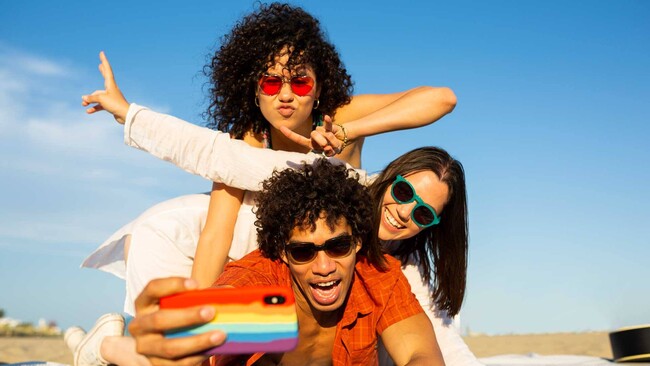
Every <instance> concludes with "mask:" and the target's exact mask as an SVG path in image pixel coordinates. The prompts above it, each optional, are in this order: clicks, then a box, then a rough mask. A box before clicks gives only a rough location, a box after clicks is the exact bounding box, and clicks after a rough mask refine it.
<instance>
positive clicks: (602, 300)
mask: <svg viewBox="0 0 650 366" xmlns="http://www.w3.org/2000/svg"><path fill="white" fill-rule="evenodd" d="M298 4H301V5H302V6H304V7H305V8H306V9H307V10H308V11H310V12H312V13H313V14H315V15H316V16H317V17H319V19H320V20H321V22H322V24H323V26H324V28H325V29H326V31H327V33H328V35H329V37H330V39H331V40H332V42H333V43H334V44H335V45H336V46H337V48H338V50H339V51H340V53H341V55H342V58H343V60H344V62H345V64H346V66H347V68H348V70H349V72H350V73H351V74H352V77H353V79H354V81H355V92H356V93H384V92H394V91H399V90H405V89H408V88H411V87H415V86H418V85H439V86H442V85H444V86H449V87H451V88H452V89H453V90H454V91H455V93H456V95H457V97H458V105H457V107H456V110H455V111H454V112H453V113H452V114H451V115H449V116H447V117H445V118H444V119H442V120H441V121H439V122H437V123H435V124H434V125H431V126H427V127H425V128H422V129H419V130H411V131H401V132H397V133H392V134H389V135H384V136H376V137H372V138H369V139H367V141H366V144H365V149H364V156H363V164H364V167H365V168H366V169H368V170H370V171H377V170H380V169H381V168H382V167H383V166H384V165H385V164H386V163H388V162H389V161H390V160H392V159H393V158H395V157H397V156H398V155H400V154H401V153H403V152H406V151H408V150H410V149H412V148H414V147H418V146H424V145H437V146H441V147H443V148H445V149H447V150H448V151H449V152H450V153H452V155H454V156H455V157H457V158H458V159H459V160H460V161H461V162H463V164H464V166H465V169H466V174H467V184H468V192H469V212H470V240H471V241H470V260H469V276H468V288H467V296H466V299H465V304H464V306H463V311H462V317H461V320H462V325H463V327H464V328H465V327H469V328H470V329H471V330H472V331H475V332H486V333H491V334H497V333H511V332H512V333H530V332H555V331H582V330H610V329H615V328H618V327H621V326H627V325H634V324H640V323H648V322H650V311H648V309H650V291H649V290H650V285H648V283H647V279H648V278H650V269H649V268H650V267H649V266H647V263H646V262H647V258H648V257H650V245H649V244H650V225H648V222H650V214H649V213H648V210H647V208H646V206H647V205H648V204H649V203H650V188H648V183H649V182H650V144H649V143H648V140H649V139H650V127H648V125H649V122H650V113H649V112H648V101H649V100H650V87H649V85H650V71H649V70H650V68H649V67H648V65H650V48H649V47H648V45H649V44H650V23H648V21H647V20H648V19H649V18H650V3H648V2H646V1H630V0H621V1H615V2H614V1H571V2H567V1H559V0H552V1H548V0H545V1H489V2H483V1H475V2H467V1H462V2H441V1H419V2H418V1H415V2H395V1H390V2H388V1H373V2H352V1H345V2H344V1H329V2H316V1H304V2H299V3H298ZM1 8H2V10H1V11H0V156H1V157H2V158H0V168H1V169H0V178H1V179H0V182H2V183H1V184H2V189H0V202H1V204H0V207H1V208H0V253H1V254H0V278H2V281H0V293H1V294H2V295H1V296H0V308H4V309H5V311H6V312H7V314H8V315H9V316H11V317H14V318H19V319H22V320H25V321H32V322H36V321H37V320H38V318H41V317H44V318H47V319H53V320H56V321H58V323H59V324H60V325H62V326H64V327H66V326H70V325H73V324H81V325H82V326H85V327H89V326H90V325H91V324H92V322H93V320H94V319H95V318H96V317H97V316H99V315H101V314H102V313H105V312H109V311H119V310H121V309H122V301H123V292H124V291H123V283H122V281H121V280H118V279H116V278H113V277H112V276H110V275H108V274H105V273H102V272H98V271H94V270H89V269H80V268H79V264H80V262H81V261H82V260H83V258H84V257H85V256H86V255H87V254H88V253H90V252H91V251H92V250H93V249H94V248H95V247H96V246H97V245H98V244H99V243H100V242H102V241H103V240H104V239H105V238H106V237H107V236H108V235H109V234H110V233H111V232H112V231H114V230H116V229H117V228H119V227H120V226H121V225H122V224H124V223H126V222H127V221H129V220H131V219H132V218H134V217H135V216H137V215H138V214H139V213H140V212H142V211H143V210H144V209H146V208H147V207H149V206H151V205H153V204H155V203H157V202H159V201H162V200H165V199H167V198H171V197H175V196H178V195H181V194H186V193H194V192H202V191H206V190H208V189H209V187H210V183H209V182H206V181H204V180H202V179H200V178H197V177H193V176H190V175H189V174H187V173H184V172H182V171H180V170H179V169H177V168H175V167H173V166H171V165H169V164H167V163H163V162H160V161H157V160H155V159H153V158H150V157H149V156H147V155H146V154H144V153H142V152H139V151H135V150H132V149H129V148H127V147H125V146H124V145H123V144H122V142H121V129H120V128H119V126H118V125H117V124H115V123H114V122H113V121H112V119H111V118H110V117H108V116H107V115H101V116H99V115H98V116H86V115H85V113H84V111H83V108H82V107H81V106H80V96H81V95H82V94H86V93H89V92H92V91H93V90H95V89H99V88H101V87H102V81H101V77H100V75H99V73H98V72H97V64H98V57H97V54H98V52H99V51H100V50H105V51H106V52H107V54H108V56H109V59H110V60H111V62H112V64H113V68H114V71H115V74H116V77H117V79H118V83H119V85H120V86H121V88H122V90H123V91H124V93H125V95H126V97H127V98H128V99H129V100H130V101H133V102H137V103H139V104H143V105H147V106H150V107H152V108H154V109H156V110H158V111H163V112H167V113H172V114H174V115H177V116H179V117H181V118H185V119H188V120H191V121H193V122H196V123H198V124H201V117H200V116H201V112H202V111H203V109H204V108H205V97H204V90H203V85H204V82H205V79H204V78H203V76H202V74H201V68H202V66H203V65H204V63H205V61H206V56H207V55H208V54H209V53H210V52H211V51H212V50H213V49H214V46H215V45H216V44H218V40H219V37H220V36H221V35H223V34H224V33H225V32H227V31H228V30H229V29H230V27H231V26H232V25H233V24H234V22H235V21H236V20H237V19H239V18H240V17H241V16H242V15H244V14H245V13H247V12H249V11H250V10H251V9H253V8H254V5H253V2H247V1H242V2H237V3H235V2H213V1H195V2H191V3H190V4H183V5H180V3H173V2H166V1H159V2H156V3H155V5H153V4H152V3H149V4H140V3H131V2H128V3H127V2H120V1H118V2H113V3H111V4H110V7H106V6H100V5H99V3H88V2H84V3H82V2H50V1H20V2H18V1H14V2H3V4H2V6H1Z"/></svg>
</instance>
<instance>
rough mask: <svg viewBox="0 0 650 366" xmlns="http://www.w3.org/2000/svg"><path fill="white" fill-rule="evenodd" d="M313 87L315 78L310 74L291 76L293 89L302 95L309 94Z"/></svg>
mask: <svg viewBox="0 0 650 366" xmlns="http://www.w3.org/2000/svg"><path fill="white" fill-rule="evenodd" d="M313 87H314V79H312V78H310V77H309V76H294V77H293V78H291V90H293V92H294V93H296V95H298V96H300V97H304V96H305V95H307V94H309V92H310V91H311V89H312V88H313Z"/></svg>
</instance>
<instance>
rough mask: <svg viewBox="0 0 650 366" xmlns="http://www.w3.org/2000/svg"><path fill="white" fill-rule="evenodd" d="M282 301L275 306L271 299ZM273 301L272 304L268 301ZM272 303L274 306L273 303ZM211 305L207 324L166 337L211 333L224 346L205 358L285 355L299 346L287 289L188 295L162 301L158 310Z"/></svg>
mask: <svg viewBox="0 0 650 366" xmlns="http://www.w3.org/2000/svg"><path fill="white" fill-rule="evenodd" d="M274 298H275V299H281V300H279V301H277V302H275V300H273V299H274ZM271 300H272V301H271ZM274 302H275V303H274ZM199 305H211V306H213V307H214V308H215V314H216V315H215V317H214V318H213V319H212V320H211V321H210V322H209V323H206V324H203V325H200V326H194V327H187V328H179V329H175V330H174V331H171V332H168V333H167V334H166V336H167V337H187V336H192V335H196V334H201V333H205V332H209V331H213V330H217V329H218V330H222V331H224V332H225V333H226V335H227V339H226V342H225V343H224V344H223V345H221V346H218V347H215V348H212V349H210V350H208V351H206V352H205V353H206V354H209V355H215V354H249V353H256V352H273V353H279V352H287V351H290V350H293V349H294V348H295V347H296V345H297V344H298V319H297V316H296V309H295V303H294V298H293V291H292V290H291V289H290V288H286V287H276V286H273V287H240V288H219V289H207V290H200V291H191V292H186V293H183V294H178V295H174V296H170V297H167V298H164V299H161V302H160V306H161V308H170V309H173V308H182V307H188V306H192V307H193V306H199Z"/></svg>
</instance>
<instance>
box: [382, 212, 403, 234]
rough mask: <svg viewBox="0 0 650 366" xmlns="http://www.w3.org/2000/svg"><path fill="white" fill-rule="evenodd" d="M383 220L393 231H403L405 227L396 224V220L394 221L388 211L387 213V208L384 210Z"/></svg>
mask: <svg viewBox="0 0 650 366" xmlns="http://www.w3.org/2000/svg"><path fill="white" fill-rule="evenodd" d="M384 219H385V221H386V223H387V224H389V225H390V226H392V227H394V228H395V229H398V230H399V229H404V228H405V227H406V226H404V225H400V223H399V222H397V220H395V217H393V215H392V214H391V213H390V211H388V208H384Z"/></svg>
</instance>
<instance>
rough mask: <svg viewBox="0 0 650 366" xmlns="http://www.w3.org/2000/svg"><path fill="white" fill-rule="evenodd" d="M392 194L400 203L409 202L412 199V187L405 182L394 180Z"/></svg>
mask: <svg viewBox="0 0 650 366" xmlns="http://www.w3.org/2000/svg"><path fill="white" fill-rule="evenodd" d="M393 196H394V197H395V199H396V200H397V201H399V202H400V203H408V202H411V201H413V188H411V185H410V184H408V183H407V182H404V181H398V182H395V183H393Z"/></svg>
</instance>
